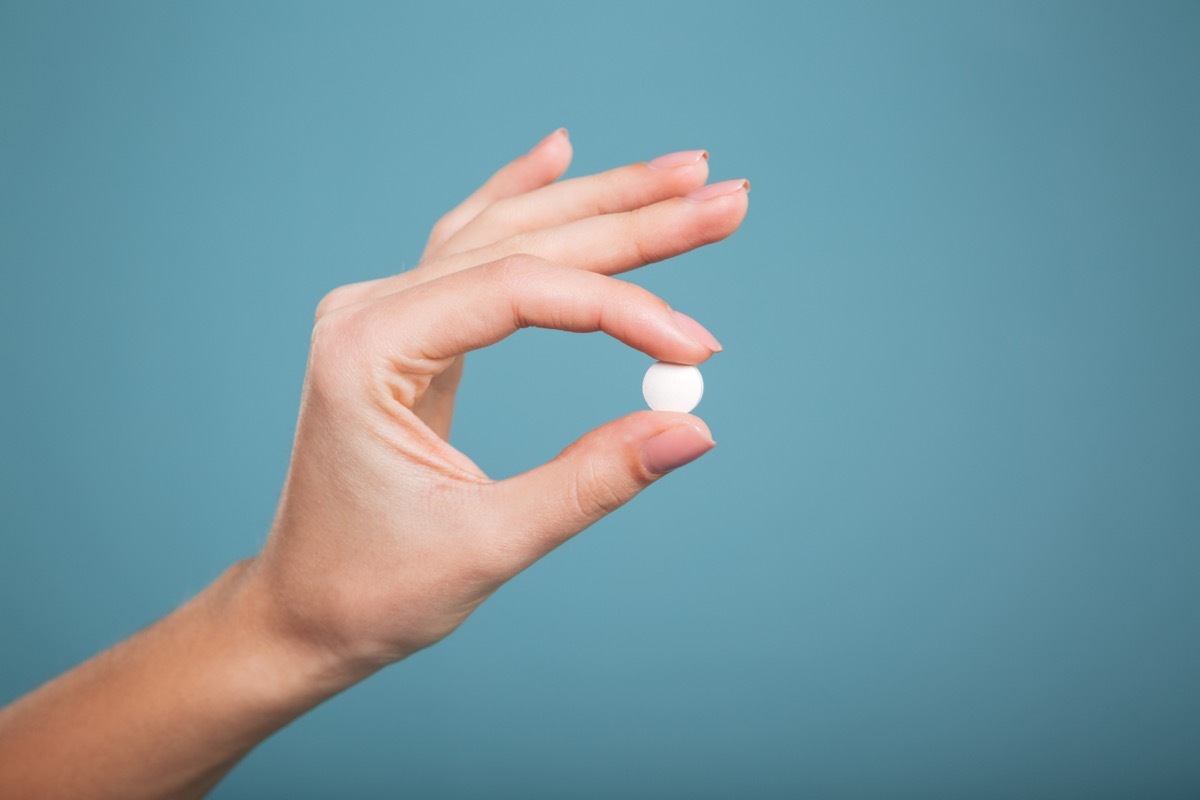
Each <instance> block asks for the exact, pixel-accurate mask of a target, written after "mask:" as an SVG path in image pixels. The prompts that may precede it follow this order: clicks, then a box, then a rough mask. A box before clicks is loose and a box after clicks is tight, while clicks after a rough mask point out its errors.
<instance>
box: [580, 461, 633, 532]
mask: <svg viewBox="0 0 1200 800" xmlns="http://www.w3.org/2000/svg"><path fill="white" fill-rule="evenodd" d="M571 498H572V500H573V501H574V504H575V507H576V509H577V510H578V511H579V513H580V514H581V515H582V516H583V518H584V519H589V520H598V519H600V518H601V517H605V516H607V515H609V514H611V513H612V512H614V511H616V510H617V509H618V508H620V507H621V506H623V505H625V502H626V500H627V499H628V498H627V493H626V492H624V491H622V487H621V486H620V484H619V482H617V481H615V480H612V479H611V478H610V477H609V476H606V475H604V474H603V473H600V472H598V471H597V470H596V469H595V467H594V466H592V463H591V462H590V461H589V462H586V466H584V467H583V468H582V469H580V471H579V472H577V473H576V474H575V480H574V481H573V483H572V492H571Z"/></svg>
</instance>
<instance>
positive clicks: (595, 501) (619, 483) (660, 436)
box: [494, 411, 715, 568]
mask: <svg viewBox="0 0 1200 800" xmlns="http://www.w3.org/2000/svg"><path fill="white" fill-rule="evenodd" d="M714 446H715V442H714V441H713V439H712V434H711V433H710V432H709V429H708V426H707V425H705V424H704V421H703V420H701V419H700V418H699V417H695V416H692V415H691V414H681V413H675V412H668V411H639V412H637V413H634V414H630V415H628V416H626V417H622V418H621V419H618V420H614V421H613V422H610V423H608V424H606V425H602V426H600V427H599V428H596V429H595V430H593V431H590V432H589V433H587V434H585V435H584V436H583V437H582V438H580V439H579V440H577V441H576V442H575V443H574V444H572V445H570V446H569V447H568V448H567V449H566V450H563V451H562V452H561V453H560V454H559V455H558V456H557V457H555V458H554V459H552V460H550V461H548V462H546V463H545V464H542V465H541V466H539V467H535V468H534V469H532V470H530V471H529V472H525V473H523V474H521V475H517V476H515V477H512V478H509V479H507V480H504V481H500V482H499V483H497V484H495V485H494V486H495V488H496V489H497V490H498V491H499V492H500V493H501V494H502V498H500V502H499V508H500V509H501V514H502V515H503V519H504V523H505V524H504V525H503V526H502V530H501V531H500V535H502V536H505V537H506V538H508V539H509V541H508V542H507V543H506V546H505V548H504V549H505V550H508V551H509V552H513V553H515V554H522V555H523V556H524V559H525V561H526V563H525V564H523V565H522V568H524V566H527V565H528V564H529V563H532V562H533V561H536V560H537V559H538V558H541V557H542V556H543V555H545V554H546V553H548V552H549V551H550V550H553V549H554V548H555V547H557V546H558V545H559V544H561V543H562V542H564V541H566V540H567V539H569V538H571V537H572V536H574V535H575V534H577V533H579V532H580V531H582V530H583V529H584V528H586V527H588V526H589V525H591V524H592V523H593V522H596V521H597V520H599V519H600V518H602V517H604V516H606V515H607V514H610V513H612V512H613V511H615V510H616V509H618V508H620V507H621V506H622V505H624V504H625V503H627V502H629V501H630V500H631V499H633V497H634V496H635V495H636V494H638V492H640V491H642V489H645V488H646V487H647V486H649V485H650V484H652V483H654V482H655V481H656V480H658V479H659V478H661V477H662V476H664V475H666V474H667V473H668V472H671V471H672V470H674V469H676V468H678V467H682V466H683V465H684V464H688V463H690V462H692V461H694V460H696V459H697V458H699V457H700V456H702V455H704V454H705V453H707V452H708V451H709V450H711V449H712V448H713V447H714Z"/></svg>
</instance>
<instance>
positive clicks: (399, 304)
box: [247, 131, 748, 676]
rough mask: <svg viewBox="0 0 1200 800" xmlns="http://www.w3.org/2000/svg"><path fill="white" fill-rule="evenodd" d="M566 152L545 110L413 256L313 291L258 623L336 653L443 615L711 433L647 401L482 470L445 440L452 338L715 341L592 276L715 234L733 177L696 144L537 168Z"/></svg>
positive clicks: (359, 668)
mask: <svg viewBox="0 0 1200 800" xmlns="http://www.w3.org/2000/svg"><path fill="white" fill-rule="evenodd" d="M569 158H570V145H569V143H568V141H567V138H566V135H565V132H564V131H556V132H555V133H553V134H551V135H550V136H549V137H547V138H546V139H545V140H543V141H542V142H541V143H540V144H539V145H538V146H537V147H535V148H534V149H533V150H532V151H531V152H530V153H529V154H527V155H525V156H523V157H522V158H520V159H518V160H517V161H515V162H513V163H512V164H510V165H508V166H507V167H505V168H504V169H502V170H501V171H500V172H498V173H497V174H496V175H495V176H494V177H493V178H492V179H491V180H489V181H488V182H487V183H486V184H484V186H483V187H482V188H481V189H479V190H478V191H477V192H476V193H475V194H473V195H472V196H471V197H470V198H468V199H467V200H466V201H465V202H464V203H463V204H462V205H460V206H459V207H458V208H456V209H455V210H454V211H451V212H450V213H449V214H447V215H446V216H445V217H443V218H442V220H441V221H440V222H439V223H438V224H437V225H436V226H435V228H434V232H433V235H432V236H431V237H430V242H429V245H428V247H427V250H426V254H425V257H424V258H423V259H422V261H421V263H420V265H419V266H418V267H416V268H415V269H414V270H412V271H411V272H407V273H403V274H400V275H397V276H394V277H389V278H384V279H380V280H375V281H369V282H366V283H360V284H353V285H350V286H345V287H342V288H340V289H336V290H334V291H333V292H331V293H330V294H329V295H328V296H326V297H325V299H324V300H322V302H321V303H320V305H319V307H318V311H317V321H316V325H315V328H314V331H313V337H312V345H311V351H310V357H309V365H308V374H307V379H306V383H305V389H304V395H303V400H302V404H301V414H300V421H299V425H298V429H297V433H296V440H295V448H294V451H293V455H292V464H291V469H290V471H289V474H288V477H287V481H286V486H285V491H284V493H283V498H282V501H281V504H280V509H279V513H278V516H277V518H276V521H275V525H274V527H273V530H272V532H271V536H270V538H269V540H268V542H267V545H266V547H265V548H264V550H263V552H262V554H261V555H260V556H259V557H258V559H257V560H256V561H255V563H254V564H253V565H252V567H251V569H250V571H249V574H248V576H247V580H249V581H251V583H253V584H256V585H257V587H258V589H259V590H260V591H261V596H262V597H263V598H269V601H264V603H263V607H264V608H269V609H270V613H271V624H272V626H273V627H274V628H275V629H276V630H278V631H283V632H284V633H285V635H286V636H287V637H289V638H292V639H294V640H298V641H300V642H302V643H304V644H305V645H307V646H312V645H316V646H318V647H320V648H322V649H324V650H325V651H326V652H327V653H328V654H329V656H330V658H331V659H333V660H334V661H335V662H336V663H339V664H342V665H344V666H345V667H346V669H347V671H348V673H349V674H352V675H355V676H358V675H360V674H366V673H369V672H370V671H372V670H374V669H377V668H378V667H380V666H383V665H384V664H387V663H389V662H392V661H395V660H398V659H400V658H403V657H404V656H406V655H408V654H409V653H412V652H413V651H415V650H418V649H420V648H422V647H425V646H428V645H430V644H432V643H434V642H436V641H437V640H439V639H441V638H442V637H444V636H446V635H447V634H448V633H450V632H451V631H452V630H454V628H455V627H457V626H458V625H459V624H460V623H461V622H462V621H463V619H465V618H466V616H467V615H468V614H470V613H471V611H472V610H474V609H475V608H476V607H477V606H478V605H479V603H480V602H482V601H483V600H484V599H486V598H487V597H488V596H489V595H490V594H491V593H492V592H494V591H495V590H496V589H497V588H498V587H499V586H500V585H501V584H503V583H504V582H505V581H506V580H508V579H509V578H511V577H512V576H514V575H515V574H516V573H518V572H520V571H521V570H522V569H524V568H525V567H527V566H529V565H530V564H531V563H533V562H534V561H536V560H537V559H538V558H540V557H541V556H542V555H544V554H545V553H547V552H548V551H549V550H551V549H553V548H554V547H556V546H557V545H558V544H560V543H561V542H563V541H564V540H565V539H567V538H569V537H570V536H572V535H574V534H575V533H578V532H579V531H581V530H583V529H584V528H586V527H587V526H588V525H590V524H591V523H593V522H595V521H596V520H597V519H599V518H600V517H602V516H604V515H605V514H607V513H609V512H611V511H613V510H614V509H616V508H617V507H618V506H620V505H622V504H623V503H625V502H626V501H627V500H629V499H630V498H631V497H633V496H634V495H635V494H636V493H637V492H639V491H641V490H642V489H643V488H645V487H646V486H648V485H649V484H650V483H652V482H653V481H654V480H656V479H657V478H659V477H661V475H663V474H664V473H666V472H668V471H669V470H671V469H673V468H675V467H677V466H680V465H682V464H684V463H687V462H688V461H691V460H692V459H694V458H697V457H699V456H700V455H702V454H703V453H705V452H707V451H708V450H709V449H710V448H711V447H712V446H713V442H712V439H711V436H710V434H709V431H708V428H707V427H706V426H705V425H704V423H703V422H702V421H700V420H699V419H698V418H696V417H694V416H691V415H688V414H675V413H665V412H649V411H646V412H640V413H636V414H632V415H630V416H627V417H624V418H622V419H619V420H617V421H615V422H612V423H609V424H608V425H605V426H603V427H601V428H599V429H597V430H595V431H592V432H591V433H589V434H588V435H586V436H585V437H583V438H582V439H581V440H579V441H578V442H576V443H575V444H573V445H572V446H570V447H568V448H567V449H566V450H565V451H564V452H563V453H562V454H561V455H559V456H558V457H557V458H555V459H554V460H552V461H551V462H549V463H547V464H545V465H542V466H541V467H538V468H536V469H534V470H531V471H530V472H527V473H525V474H523V475H519V476H516V477H513V478H510V479H507V480H503V481H498V482H497V481H492V480H490V479H489V478H488V477H487V476H486V475H485V474H484V473H483V472H482V471H481V470H480V469H479V468H478V467H477V466H476V465H475V464H474V463H473V462H472V461H471V460H470V459H469V458H468V457H467V456H465V455H463V454H462V453H460V452H459V451H458V450H456V449H454V448H453V447H451V446H450V445H449V444H448V443H447V442H446V441H445V438H446V436H447V434H448V431H449V427H450V420H451V415H452V412H453V403H454V392H455V390H456V388H457V386H458V381H459V377H460V375H461V370H462V364H463V355H464V354H465V353H467V352H468V351H470V350H475V349H478V348H481V347H485V346H487V345H489V344H492V343H494V342H497V341H499V340H500V339H503V338H504V337H506V336H508V335H510V334H512V333H513V332H515V331H516V330H517V329H518V328H521V327H530V326H533V327H541V328H556V329H560V330H567V331H576V332H590V331H603V332H604V333H607V334H609V335H610V336H614V337H616V338H617V339H620V340H621V341H623V342H625V343H626V344H628V345H630V346H632V347H635V348H637V349H639V350H641V351H643V352H645V353H647V354H648V355H650V356H652V357H654V358H656V359H659V360H663V361H673V362H678V363H685V364H697V363H700V362H702V361H704V360H705V359H707V358H709V356H711V355H712V353H713V352H714V351H716V350H719V349H720V345H719V344H718V343H717V341H716V339H715V338H713V336H712V335H711V334H709V333H708V332H707V331H706V330H705V329H704V328H702V327H701V326H700V325H699V324H698V323H696V322H695V321H694V320H691V319H690V318H688V317H686V316H684V315H683V314H680V313H679V312H675V311H673V310H672V309H671V308H670V307H669V306H668V305H667V304H666V303H665V302H664V301H662V300H660V299H659V298H657V297H655V296H654V295H652V294H651V293H650V292H648V291H646V290H644V289H641V288H639V287H637V286H634V285H632V284H629V283H626V282H624V281H620V280H618V279H616V278H613V277H609V276H611V275H613V274H615V273H619V272H624V271H626V270H631V269H635V268H637V267H641V266H643V265H645V264H647V263H650V262H651V261H657V260H661V259H664V258H668V257H670V256H673V255H676V254H679V253H682V252H685V251H687V250H691V249H693V248H695V247H697V246H700V245H703V244H707V243H709V242H713V241H716V240H719V239H722V238H724V237H725V236H728V235H729V234H730V233H731V232H733V230H735V229H736V228H737V226H738V225H739V224H740V222H741V220H742V217H743V216H744V215H745V212H746V208H747V196H746V189H748V184H746V182H745V181H727V182H724V183H721V184H715V185H712V186H707V187H705V186H704V181H705V178H706V177H707V171H708V170H707V155H706V154H705V153H703V152H701V151H692V152H687V153H679V154H672V155H670V156H666V157H663V158H662V159H659V160H657V161H656V162H651V164H633V165H630V166H626V167H621V168H619V169H615V170H612V171H610V172H606V173H602V174H599V175H593V176H590V177H585V178H578V179H575V180H569V181H564V182H561V183H552V181H554V180H555V179H556V178H557V177H558V176H559V175H561V173H562V172H563V171H564V170H565V168H566V166H567V162H568V161H569Z"/></svg>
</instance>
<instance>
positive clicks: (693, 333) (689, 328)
mask: <svg viewBox="0 0 1200 800" xmlns="http://www.w3.org/2000/svg"><path fill="white" fill-rule="evenodd" d="M671 313H672V314H674V315H675V324H676V325H678V326H679V328H680V330H682V331H683V332H684V333H686V334H687V335H688V336H689V337H690V338H692V339H695V340H696V341H697V342H699V343H700V344H702V345H704V346H705V347H707V348H708V349H709V350H712V351H713V352H714V353H719V352H721V351H722V350H724V349H725V348H723V347H721V343H720V342H718V341H717V337H715V336H713V335H712V334H711V333H709V332H708V328H705V327H704V326H703V325H701V324H700V323H699V322H696V320H694V319H692V318H691V317H689V316H688V315H687V314H685V313H683V312H682V311H675V310H674V309H672V310H671Z"/></svg>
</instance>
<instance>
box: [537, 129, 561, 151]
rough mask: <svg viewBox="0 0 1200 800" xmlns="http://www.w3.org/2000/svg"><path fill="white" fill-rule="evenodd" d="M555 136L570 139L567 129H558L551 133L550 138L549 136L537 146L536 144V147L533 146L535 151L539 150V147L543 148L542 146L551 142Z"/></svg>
mask: <svg viewBox="0 0 1200 800" xmlns="http://www.w3.org/2000/svg"><path fill="white" fill-rule="evenodd" d="M555 136H561V137H563V138H564V139H566V138H567V137H568V134H567V129H566V128H558V129H557V130H555V131H553V132H551V133H550V135H549V136H547V137H546V138H545V139H542V140H541V141H540V142H538V143H537V144H535V145H534V146H533V149H534V150H537V149H538V148H539V147H541V146H542V145H544V144H545V143H546V142H548V141H550V140H551V139H553V138H554V137H555Z"/></svg>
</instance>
